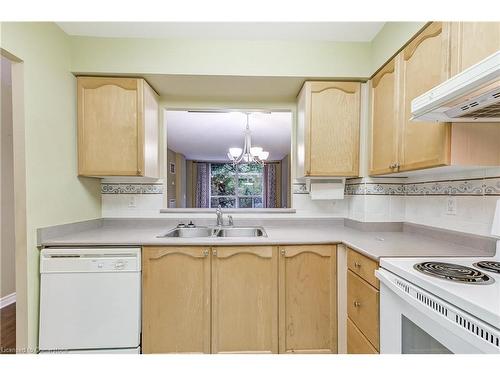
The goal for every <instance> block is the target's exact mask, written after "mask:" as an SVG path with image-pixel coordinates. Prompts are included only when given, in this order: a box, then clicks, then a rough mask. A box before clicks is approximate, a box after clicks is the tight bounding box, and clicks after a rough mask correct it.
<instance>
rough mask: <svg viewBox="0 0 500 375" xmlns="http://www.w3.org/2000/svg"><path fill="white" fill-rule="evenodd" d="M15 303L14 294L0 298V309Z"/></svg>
mask: <svg viewBox="0 0 500 375" xmlns="http://www.w3.org/2000/svg"><path fill="white" fill-rule="evenodd" d="M13 303H16V292H14V293H11V294H7V295H6V296H5V297H2V298H0V309H3V308H4V307H7V306H9V305H12V304H13Z"/></svg>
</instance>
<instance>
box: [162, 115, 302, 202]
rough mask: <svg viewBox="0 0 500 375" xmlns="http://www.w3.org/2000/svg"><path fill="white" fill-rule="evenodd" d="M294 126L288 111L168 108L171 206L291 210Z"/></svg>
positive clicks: (167, 151)
mask: <svg viewBox="0 0 500 375" xmlns="http://www.w3.org/2000/svg"><path fill="white" fill-rule="evenodd" d="M292 123H293V120H292V113H291V111H287V110H217V109H214V110H199V109H196V110H166V111H165V124H164V125H165V127H166V133H167V141H166V143H167V144H166V156H167V158H166V159H167V160H166V161H167V166H168V168H167V170H166V180H167V183H166V187H167V189H165V194H166V199H165V200H164V201H165V202H167V205H168V206H167V208H189V209H215V208H217V207H219V206H220V207H221V208H226V209H249V210H251V209H271V210H272V209H276V208H279V209H283V208H290V207H291V194H290V192H291V182H290V177H291V173H290V166H291V150H292V147H291V135H292Z"/></svg>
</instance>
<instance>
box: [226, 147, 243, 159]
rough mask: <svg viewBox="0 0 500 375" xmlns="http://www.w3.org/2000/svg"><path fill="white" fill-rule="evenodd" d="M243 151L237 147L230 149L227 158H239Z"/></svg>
mask: <svg viewBox="0 0 500 375" xmlns="http://www.w3.org/2000/svg"><path fill="white" fill-rule="evenodd" d="M242 152H243V150H242V149H241V148H239V147H231V148H230V149H229V153H228V156H229V158H230V159H238V158H239V157H240V156H241V153H242Z"/></svg>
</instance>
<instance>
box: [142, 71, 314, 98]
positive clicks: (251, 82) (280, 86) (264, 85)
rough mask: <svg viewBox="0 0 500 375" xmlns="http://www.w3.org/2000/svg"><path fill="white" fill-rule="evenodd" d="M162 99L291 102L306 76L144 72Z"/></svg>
mask: <svg viewBox="0 0 500 375" xmlns="http://www.w3.org/2000/svg"><path fill="white" fill-rule="evenodd" d="M143 77H144V78H145V79H146V81H148V82H149V84H150V85H151V86H152V87H154V89H155V90H156V91H157V92H158V93H159V94H160V95H161V96H162V97H163V98H165V99H167V100H168V99H169V97H172V98H175V99H176V100H180V99H183V98H185V99H192V98H202V99H205V100H206V99H210V100H217V99H220V100H226V101H227V100H229V101H270V100H272V101H283V102H288V101H293V100H295V97H296V96H297V94H298V93H299V91H300V88H301V86H302V84H303V83H304V81H305V80H306V77H249V76H201V75H200V76H191V75H167V74H146V75H143Z"/></svg>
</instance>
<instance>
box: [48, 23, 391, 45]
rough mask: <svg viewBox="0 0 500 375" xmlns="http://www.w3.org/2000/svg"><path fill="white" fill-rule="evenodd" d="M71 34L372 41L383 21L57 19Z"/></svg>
mask: <svg viewBox="0 0 500 375" xmlns="http://www.w3.org/2000/svg"><path fill="white" fill-rule="evenodd" d="M57 24H58V25H59V27H61V29H63V30H64V32H65V33H66V34H68V35H79V36H94V37H110V38H168V39H233V40H287V41H312V40H316V41H336V42H370V41H372V39H373V38H374V37H375V35H377V33H378V32H379V31H380V29H381V28H382V26H383V25H384V22H57Z"/></svg>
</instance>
